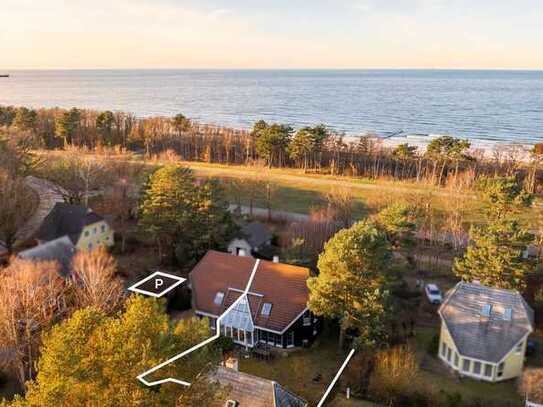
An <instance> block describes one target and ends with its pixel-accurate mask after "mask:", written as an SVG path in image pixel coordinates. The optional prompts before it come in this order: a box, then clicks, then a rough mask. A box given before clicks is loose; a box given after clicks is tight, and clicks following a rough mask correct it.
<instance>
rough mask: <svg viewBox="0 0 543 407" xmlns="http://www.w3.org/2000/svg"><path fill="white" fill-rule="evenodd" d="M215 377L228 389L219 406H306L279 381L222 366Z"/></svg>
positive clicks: (303, 401)
mask: <svg viewBox="0 0 543 407" xmlns="http://www.w3.org/2000/svg"><path fill="white" fill-rule="evenodd" d="M213 379H214V380H215V381H216V382H218V383H219V384H220V385H221V386H224V387H225V388H227V389H228V395H227V396H226V398H225V399H224V400H221V401H220V402H219V403H216V406H217V407H219V406H220V407H223V406H224V407H305V406H307V402H306V401H305V400H303V399H302V398H300V397H298V396H296V395H295V394H293V393H291V392H289V391H288V390H287V389H285V388H284V387H283V386H281V385H280V384H279V383H276V382H274V381H272V380H267V379H263V378H260V377H257V376H253V375H249V374H247V373H242V372H239V371H237V370H234V369H230V368H227V367H222V366H220V367H219V368H218V369H217V371H216V372H215V373H214V375H213Z"/></svg>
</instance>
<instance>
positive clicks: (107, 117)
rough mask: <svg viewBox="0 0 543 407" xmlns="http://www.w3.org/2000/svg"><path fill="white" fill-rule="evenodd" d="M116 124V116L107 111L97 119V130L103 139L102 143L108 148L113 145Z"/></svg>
mask: <svg viewBox="0 0 543 407" xmlns="http://www.w3.org/2000/svg"><path fill="white" fill-rule="evenodd" d="M114 123H115V116H114V115H113V112H110V111H109V110H106V111H105V112H102V113H100V114H99V115H98V117H97V118H96V130H97V132H98V134H99V135H100V137H101V142H102V143H103V144H105V145H106V146H112V145H113V125H114Z"/></svg>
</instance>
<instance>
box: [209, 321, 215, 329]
mask: <svg viewBox="0 0 543 407" xmlns="http://www.w3.org/2000/svg"><path fill="white" fill-rule="evenodd" d="M209 328H210V329H211V330H212V331H214V330H215V328H216V326H215V318H209Z"/></svg>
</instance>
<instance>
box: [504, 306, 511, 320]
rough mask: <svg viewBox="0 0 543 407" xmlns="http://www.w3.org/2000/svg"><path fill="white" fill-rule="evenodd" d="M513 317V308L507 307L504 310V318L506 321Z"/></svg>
mask: <svg viewBox="0 0 543 407" xmlns="http://www.w3.org/2000/svg"><path fill="white" fill-rule="evenodd" d="M512 317H513V310H512V309H511V308H506V309H505V310H504V311H503V319H504V320H505V321H511V319H512Z"/></svg>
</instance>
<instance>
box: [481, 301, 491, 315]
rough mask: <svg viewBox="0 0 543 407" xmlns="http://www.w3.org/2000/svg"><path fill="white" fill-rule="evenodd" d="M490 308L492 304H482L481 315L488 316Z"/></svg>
mask: <svg viewBox="0 0 543 407" xmlns="http://www.w3.org/2000/svg"><path fill="white" fill-rule="evenodd" d="M491 310H492V305H490V304H485V305H483V309H482V310H481V315H482V316H483V317H489V316H490V311H491Z"/></svg>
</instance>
